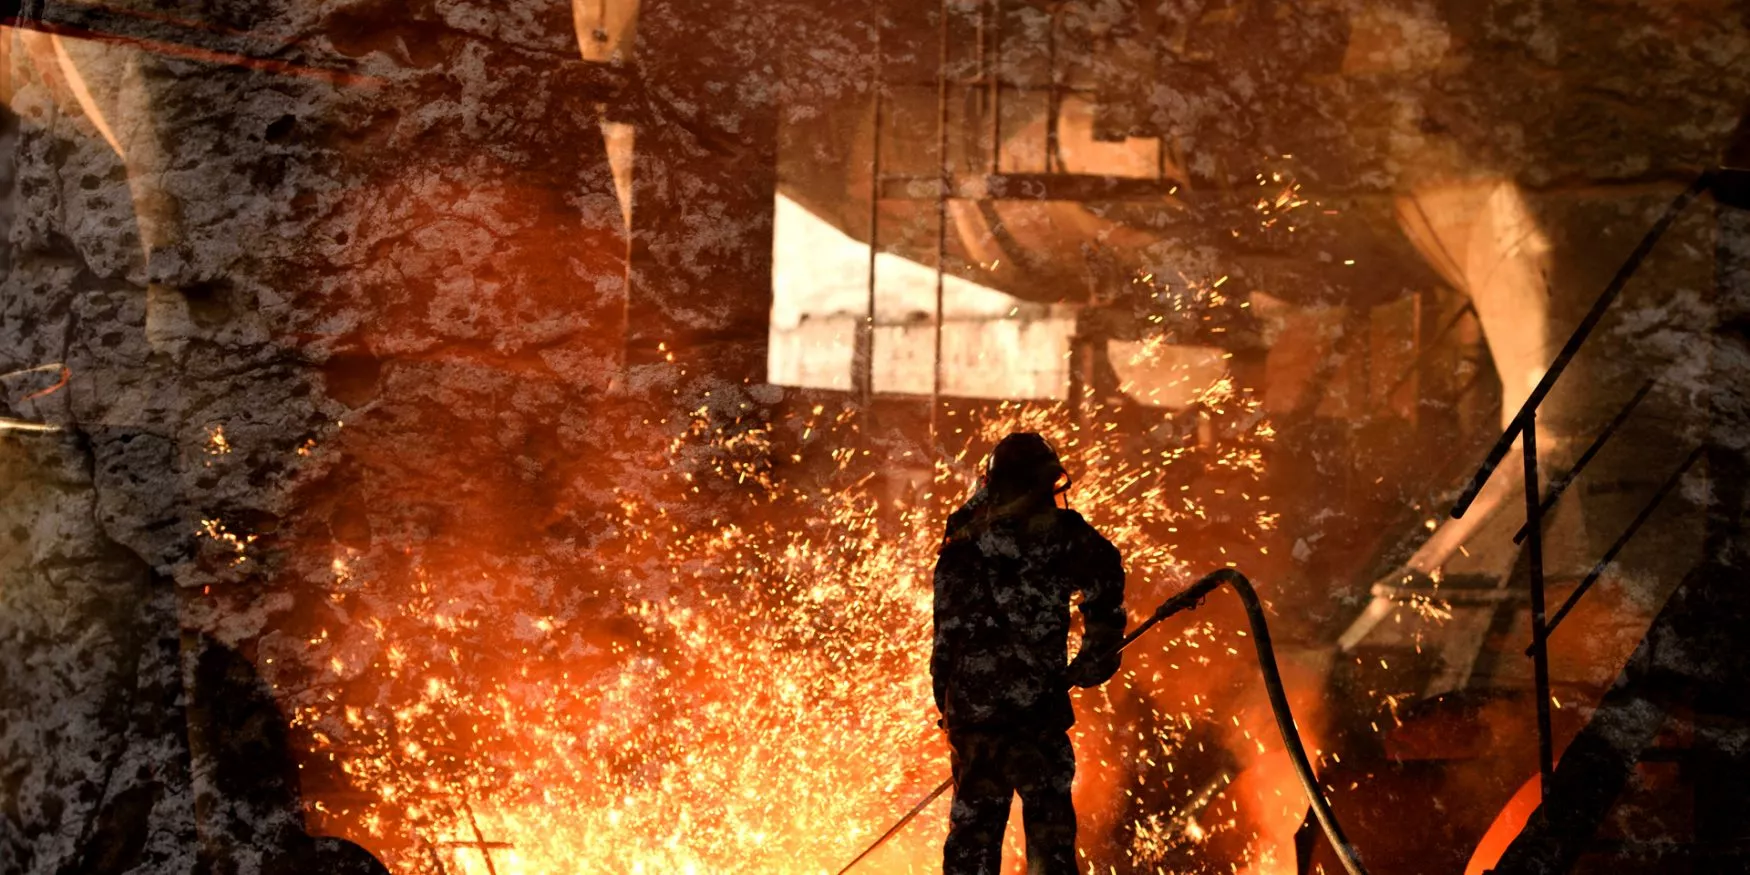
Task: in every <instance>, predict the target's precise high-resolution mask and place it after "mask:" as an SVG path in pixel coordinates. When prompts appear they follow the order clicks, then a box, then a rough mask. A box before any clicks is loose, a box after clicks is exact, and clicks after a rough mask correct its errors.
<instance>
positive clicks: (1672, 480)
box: [1525, 447, 1702, 654]
mask: <svg viewBox="0 0 1750 875" xmlns="http://www.w3.org/2000/svg"><path fill="white" fill-rule="evenodd" d="M1701 454H1702V448H1701V447H1696V448H1695V449H1694V450H1692V451H1690V453H1689V456H1688V457H1687V458H1685V459H1684V460H1683V464H1681V465H1678V466H1677V470H1675V471H1673V472H1671V476H1670V477H1667V478H1665V482H1664V483H1663V484H1661V485H1660V486H1659V491H1658V492H1655V493H1653V498H1652V500H1650V501H1648V502H1647V504H1646V506H1645V507H1643V508H1641V512H1640V514H1639V515H1637V516H1636V517H1635V519H1634V522H1631V523H1629V525H1628V528H1627V529H1626V530H1624V531H1623V533H1622V536H1621V537H1619V538H1617V539H1616V543H1614V544H1611V545H1610V549H1609V550H1606V551H1604V557H1603V558H1601V559H1599V560H1598V564H1596V565H1593V566H1592V570H1591V571H1590V572H1589V573H1587V575H1586V579H1584V580H1582V581H1580V585H1579V586H1577V587H1575V588H1574V591H1573V592H1572V593H1570V594H1569V595H1568V598H1567V600H1566V601H1564V602H1562V606H1561V608H1560V609H1559V610H1557V611H1556V613H1555V616H1553V617H1551V618H1550V621H1549V624H1548V625H1547V626H1546V627H1545V628H1544V638H1545V639H1546V640H1547V639H1548V638H1549V633H1551V632H1554V631H1555V630H1556V626H1558V625H1560V624H1561V622H1562V620H1563V619H1564V618H1565V617H1567V616H1568V612H1569V611H1571V610H1573V609H1574V605H1575V604H1576V603H1577V602H1579V601H1580V597H1581V596H1583V595H1585V594H1586V590H1589V589H1591V588H1592V584H1594V583H1597V582H1598V578H1600V577H1602V576H1604V570H1605V569H1606V568H1608V567H1609V566H1610V563H1611V562H1614V561H1616V554H1618V553H1621V552H1622V548H1623V547H1624V546H1626V545H1627V544H1628V542H1629V540H1630V539H1632V538H1634V536H1635V533H1636V532H1639V531H1640V530H1641V526H1642V525H1645V524H1646V522H1647V520H1648V519H1650V518H1652V516H1653V511H1655V510H1657V509H1658V507H1659V503H1660V502H1662V501H1664V500H1665V496H1667V495H1670V494H1671V490H1673V489H1675V488H1677V484H1678V483H1679V482H1680V481H1682V480H1683V475H1684V474H1685V473H1686V472H1688V471H1689V469H1690V468H1691V467H1692V466H1694V465H1695V463H1696V460H1698V459H1700V458H1701ZM1536 647H1537V643H1536V642H1535V641H1534V642H1533V643H1532V645H1531V647H1529V648H1526V650H1525V652H1526V653H1527V654H1530V653H1531V652H1532V650H1534V649H1536Z"/></svg>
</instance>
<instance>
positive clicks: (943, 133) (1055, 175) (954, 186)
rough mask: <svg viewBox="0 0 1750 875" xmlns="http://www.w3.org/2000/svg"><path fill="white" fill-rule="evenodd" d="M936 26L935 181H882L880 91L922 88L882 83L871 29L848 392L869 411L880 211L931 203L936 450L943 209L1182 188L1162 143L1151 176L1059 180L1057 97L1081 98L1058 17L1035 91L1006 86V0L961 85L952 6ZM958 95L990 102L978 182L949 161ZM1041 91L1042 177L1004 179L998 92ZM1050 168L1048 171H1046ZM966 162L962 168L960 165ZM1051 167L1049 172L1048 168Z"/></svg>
mask: <svg viewBox="0 0 1750 875" xmlns="http://www.w3.org/2000/svg"><path fill="white" fill-rule="evenodd" d="M938 10H939V11H938V16H939V21H938V23H937V33H938V42H939V45H938V51H937V70H936V77H935V81H934V82H932V83H928V85H929V86H931V87H934V88H935V90H936V123H937V127H936V161H935V167H934V170H935V173H933V174H932V175H929V176H922V175H904V174H901V175H887V174H885V173H883V161H882V144H883V134H884V133H885V129H884V126H885V124H886V122H887V114H886V106H885V100H886V90H887V88H888V87H889V86H899V87H908V86H909V87H919V88H921V87H926V85H925V83H890V82H888V81H887V80H886V78H885V75H884V74H885V69H886V68H885V59H884V56H883V53H882V42H883V41H882V31H883V30H884V28H885V20H884V19H881V18H877V20H876V22H875V28H874V30H875V58H874V63H873V65H872V67H873V75H872V79H873V81H872V83H871V88H870V92H871V103H872V107H871V116H872V125H871V134H870V140H871V155H872V159H871V169H870V184H869V214H868V241H869V280H868V296H867V301H866V312H865V314H864V318H863V322H862V324H861V325H860V326H859V329H858V331H857V334H856V338H855V340H854V349H853V354H852V377H851V382H852V387H853V391H854V392H856V394H857V395H858V397H859V399H860V400H861V401H862V402H863V403H864V405H865V406H867V405H868V404H869V403H870V402H871V401H872V399H873V398H874V395H875V387H874V382H875V381H874V346H875V319H876V304H877V296H878V294H879V291H878V279H877V270H876V257H877V255H878V254H879V253H880V246H881V235H880V231H881V228H880V225H881V203H882V202H883V201H889V200H895V201H908V200H924V199H930V200H934V201H935V213H936V247H935V248H936V252H935V260H936V264H935V268H936V301H935V321H934V335H933V338H932V347H933V354H932V362H931V386H930V402H929V403H930V417H929V419H930V436H931V441H932V442H934V440H935V438H936V434H937V431H938V425H939V422H938V417H939V411H940V408H941V402H942V394H943V393H942V384H943V370H942V344H943V327H944V321H945V311H946V284H945V278H946V276H945V275H946V262H947V249H948V202H949V200H986V201H997V200H1028V201H1078V202H1080V201H1114V200H1144V199H1147V200H1154V199H1160V198H1164V197H1166V196H1167V195H1169V194H1170V193H1171V192H1172V191H1173V190H1174V189H1175V188H1176V187H1177V186H1178V185H1181V184H1183V180H1176V179H1171V178H1169V177H1167V175H1166V165H1165V163H1164V155H1165V149H1166V144H1165V143H1164V142H1163V143H1162V145H1161V153H1160V155H1161V156H1163V157H1160V158H1157V161H1156V166H1157V169H1158V173H1157V176H1156V177H1155V178H1152V179H1148V178H1129V177H1113V176H1104V175H1098V174H1084V173H1069V172H1064V168H1063V167H1062V165H1061V158H1060V157H1059V156H1058V152H1059V149H1058V145H1057V140H1058V131H1057V128H1058V125H1057V115H1058V113H1059V112H1060V110H1061V107H1062V97H1063V96H1064V95H1065V94H1085V93H1088V89H1086V88H1081V87H1076V86H1073V85H1069V84H1066V83H1064V82H1063V81H1062V79H1061V76H1060V75H1059V67H1060V66H1061V64H1060V59H1059V57H1058V54H1057V41H1056V30H1057V27H1056V24H1057V22H1056V19H1055V17H1054V19H1053V27H1052V28H1051V39H1050V41H1049V43H1048V51H1047V56H1046V64H1047V66H1048V68H1049V71H1048V75H1047V79H1048V84H1046V85H1044V86H1043V87H1040V86H1030V85H1023V84H1021V83H1018V82H1011V81H1006V80H1005V79H1004V78H1003V76H1002V72H1001V61H1002V57H1003V25H1004V21H1005V18H1004V14H1003V13H1004V0H980V3H979V6H978V11H977V15H978V19H977V33H978V36H977V45H976V47H975V48H976V53H975V55H974V57H975V62H976V63H975V66H976V70H975V73H974V75H973V76H971V77H970V78H966V79H955V78H952V77H951V76H950V75H949V66H950V63H951V61H952V56H951V54H950V38H951V36H952V31H951V28H950V26H949V25H950V21H951V15H952V14H953V12H954V7H953V5H952V4H951V3H950V2H948V0H943V2H942V3H941V4H940V6H939V7H938ZM956 89H960V90H962V91H963V92H964V91H965V90H968V89H985V90H986V92H987V94H988V97H987V98H986V99H987V100H988V101H989V110H990V117H989V125H990V150H989V154H988V155H986V156H982V157H981V160H979V161H977V162H976V163H977V164H979V165H983V166H985V167H987V168H988V170H986V172H985V173H984V174H983V175H982V176H973V177H966V178H962V177H961V176H960V175H959V174H957V173H956V172H955V168H954V164H953V160H952V158H951V157H950V154H949V136H950V129H949V125H950V121H951V117H952V116H951V112H950V106H951V98H952V96H953V94H954V92H955V90H956ZM1040 90H1043V91H1044V92H1045V93H1046V97H1047V101H1046V102H1047V109H1046V112H1047V114H1048V117H1047V124H1046V132H1045V136H1046V141H1047V142H1046V151H1045V160H1046V165H1045V171H1044V172H1039V173H1012V172H1011V173H1005V172H1004V171H1003V127H1002V125H1003V110H1002V106H1003V93H1004V92H1005V91H1014V92H1017V93H1024V92H1036V91H1040ZM1054 162H1055V164H1054ZM968 163H969V164H970V163H973V162H971V161H970V160H969V162H968ZM1054 167H1055V170H1054ZM1078 382H1079V381H1078V380H1077V376H1076V374H1075V373H1074V368H1073V367H1072V368H1071V375H1070V385H1069V387H1068V392H1069V404H1070V408H1071V410H1072V412H1073V411H1074V410H1075V408H1076V406H1077V405H1076V401H1077V399H1076V394H1077V392H1078Z"/></svg>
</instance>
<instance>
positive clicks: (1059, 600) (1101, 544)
mask: <svg viewBox="0 0 1750 875" xmlns="http://www.w3.org/2000/svg"><path fill="white" fill-rule="evenodd" d="M1077 593H1080V594H1081V595H1082V602H1081V612H1082V618H1083V626H1084V629H1083V639H1082V646H1081V651H1080V655H1078V661H1092V660H1094V658H1095V657H1096V656H1098V655H1099V654H1102V653H1104V652H1106V651H1108V650H1110V649H1111V648H1112V647H1113V646H1115V645H1116V644H1117V642H1118V641H1119V640H1120V639H1122V638H1123V636H1124V565H1123V561H1122V559H1121V558H1120V556H1119V554H1118V550H1117V549H1116V548H1114V547H1113V546H1112V544H1111V542H1110V541H1107V540H1106V539H1105V538H1104V537H1103V536H1101V535H1100V533H1099V532H1098V531H1095V529H1094V527H1093V526H1091V525H1089V524H1088V522H1087V521H1086V520H1084V519H1082V516H1081V514H1078V513H1076V512H1075V511H1072V510H1062V509H1058V508H1055V507H1053V508H1049V509H1048V510H1046V511H1044V512H1043V513H1039V514H1029V515H1019V516H1014V517H1004V518H997V519H993V520H983V521H978V522H974V521H973V519H972V515H971V511H969V510H967V509H962V510H960V511H958V512H956V513H955V515H954V516H952V517H950V518H949V522H948V533H947V536H946V537H945V538H944V539H943V544H942V549H941V552H940V553H939V554H938V555H937V557H936V573H935V645H934V649H933V651H932V653H931V655H930V675H931V680H932V681H933V682H934V686H935V695H936V708H937V710H939V711H940V712H941V713H942V718H943V724H944V726H945V727H946V728H947V729H948V730H949V731H950V732H953V731H955V730H961V729H981V730H1006V729H1031V730H1040V731H1062V730H1064V729H1068V728H1069V727H1070V726H1071V725H1073V724H1074V723H1075V714H1074V712H1073V711H1071V709H1070V701H1069V690H1068V688H1067V687H1068V684H1067V682H1066V677H1067V674H1066V671H1067V668H1068V667H1067V665H1066V663H1065V660H1066V657H1067V653H1068V649H1069V626H1070V613H1069V612H1070V607H1071V601H1072V599H1073V597H1074V596H1075V595H1076V594H1077ZM1091 668H1092V670H1091V672H1090V675H1091V677H1090V678H1088V679H1090V680H1092V681H1094V682H1100V681H1104V680H1106V679H1107V678H1110V677H1111V676H1112V674H1113V673H1115V672H1116V671H1117V669H1118V660H1117V658H1116V657H1112V658H1108V659H1101V660H1098V661H1097V662H1096V663H1095V664H1094V665H1093V666H1092V667H1091Z"/></svg>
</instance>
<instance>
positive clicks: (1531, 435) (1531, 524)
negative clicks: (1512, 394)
mask: <svg viewBox="0 0 1750 875" xmlns="http://www.w3.org/2000/svg"><path fill="white" fill-rule="evenodd" d="M1715 178H1716V172H1715V171H1713V170H1709V171H1707V172H1704V173H1702V174H1701V175H1700V176H1698V177H1696V179H1695V181H1694V182H1692V183H1690V185H1689V187H1688V188H1686V189H1684V190H1683V193H1682V194H1680V195H1678V196H1677V198H1676V199H1675V200H1673V201H1672V202H1671V204H1670V205H1669V206H1667V207H1666V208H1665V212H1664V213H1663V214H1662V215H1660V217H1659V220H1658V221H1657V222H1655V223H1653V227H1652V228H1650V229H1648V231H1647V233H1646V236H1644V237H1642V238H1641V242H1640V244H1639V245H1638V246H1636V247H1635V249H1634V251H1633V252H1631V253H1629V256H1628V259H1627V260H1625V261H1624V262H1623V264H1622V267H1620V268H1618V269H1617V272H1616V276H1614V277H1613V278H1612V279H1611V281H1610V284H1609V285H1608V286H1606V287H1605V289H1604V292H1603V293H1602V294H1600V295H1599V296H1598V300H1597V301H1595V302H1593V304H1592V309H1591V310H1589V311H1587V313H1586V316H1585V318H1583V319H1581V320H1580V324H1579V325H1578V326H1577V327H1575V329H1574V333H1573V334H1571V335H1570V336H1569V337H1568V341H1567V343H1565V344H1563V346H1562V349H1561V351H1560V352H1559V353H1557V354H1556V358H1555V361H1553V362H1551V363H1550V366H1549V370H1548V371H1546V372H1545V373H1544V375H1543V378H1542V379H1541V380H1539V381H1538V383H1537V387H1536V388H1534V389H1532V391H1531V395H1530V396H1529V397H1527V398H1526V399H1525V403H1524V404H1522V405H1521V406H1520V408H1519V413H1518V415H1516V416H1514V418H1513V420H1512V422H1511V423H1510V424H1508V426H1507V428H1506V430H1504V431H1503V432H1502V433H1501V437H1500V438H1499V439H1498V440H1496V441H1495V445H1494V447H1493V448H1491V449H1490V450H1489V453H1488V456H1487V457H1486V458H1485V459H1484V460H1483V464H1482V466H1481V467H1479V468H1478V469H1477V472H1476V474H1475V475H1474V476H1473V477H1472V478H1471V482H1470V485H1468V486H1466V487H1465V488H1464V491H1463V492H1462V493H1460V494H1459V497H1458V501H1457V502H1456V503H1454V505H1453V508H1452V517H1453V519H1458V518H1460V517H1463V516H1464V515H1465V512H1466V511H1468V510H1470V506H1471V504H1472V503H1473V502H1475V501H1476V498H1477V495H1478V494H1479V493H1480V492H1482V489H1483V486H1484V485H1485V484H1487V483H1488V481H1489V477H1490V476H1491V475H1493V474H1494V472H1495V469H1496V468H1497V467H1499V466H1500V464H1501V462H1502V461H1504V460H1505V459H1506V458H1507V453H1508V452H1510V451H1511V450H1512V448H1513V443H1514V442H1515V441H1518V442H1519V444H1520V449H1521V454H1522V456H1523V458H1524V468H1525V526H1524V527H1523V528H1522V529H1520V531H1519V533H1518V534H1517V535H1515V536H1514V540H1515V541H1516V542H1518V541H1524V543H1525V545H1526V548H1525V549H1526V559H1527V562H1526V564H1527V566H1528V569H1529V574H1530V580H1531V647H1530V648H1528V649H1527V651H1526V652H1527V654H1528V655H1529V656H1530V657H1531V659H1532V667H1533V683H1534V685H1535V695H1536V697H1537V752H1538V763H1537V765H1538V775H1539V777H1540V779H1541V780H1540V791H1541V793H1542V795H1543V798H1544V799H1545V800H1547V798H1548V794H1549V791H1550V783H1551V778H1552V776H1553V775H1554V772H1555V751H1554V741H1553V739H1552V737H1551V732H1550V682H1549V654H1548V647H1547V642H1548V640H1549V635H1550V632H1551V631H1553V630H1554V628H1555V626H1556V624H1557V623H1560V622H1561V620H1562V619H1563V618H1564V617H1566V616H1567V614H1568V612H1569V611H1570V610H1572V609H1573V607H1574V604H1575V602H1577V601H1578V600H1579V598H1580V597H1581V596H1582V595H1584V594H1585V592H1586V590H1587V589H1589V588H1590V587H1591V585H1592V584H1593V583H1594V582H1596V581H1597V579H1598V578H1599V576H1600V575H1602V573H1603V571H1604V569H1605V568H1606V567H1607V566H1608V565H1609V563H1610V562H1611V561H1612V560H1613V559H1615V557H1616V554H1617V552H1618V551H1620V550H1621V549H1622V546H1623V545H1624V544H1626V543H1627V542H1628V540H1629V539H1630V538H1632V537H1633V536H1634V534H1635V532H1636V531H1638V530H1639V529H1640V527H1641V525H1642V524H1643V523H1645V522H1646V520H1647V518H1648V517H1649V516H1651V515H1652V511H1653V510H1654V508H1656V507H1657V506H1658V505H1659V503H1660V502H1661V501H1662V500H1663V499H1664V497H1665V496H1666V495H1667V494H1669V493H1670V491H1671V489H1672V488H1674V487H1675V486H1676V484H1677V482H1678V481H1679V480H1681V479H1682V476H1683V474H1684V473H1685V472H1687V471H1688V470H1689V468H1690V467H1691V466H1692V465H1694V464H1695V462H1696V460H1697V459H1699V458H1700V457H1701V450H1700V449H1699V448H1698V449H1697V450H1695V451H1694V452H1692V453H1690V455H1689V457H1688V459H1686V460H1685V461H1684V463H1683V464H1682V465H1681V466H1680V467H1679V468H1678V469H1677V471H1676V473H1674V474H1672V475H1671V477H1670V478H1668V479H1667V480H1666V482H1665V484H1664V485H1663V486H1662V487H1661V488H1660V489H1659V491H1658V493H1657V494H1655V495H1654V496H1653V499H1652V501H1651V502H1649V503H1648V505H1647V506H1646V507H1645V508H1644V509H1643V510H1642V511H1641V513H1640V515H1639V516H1638V517H1636V519H1635V521H1634V522H1633V523H1632V524H1631V525H1630V526H1629V528H1628V530H1627V531H1626V532H1625V533H1624V534H1623V536H1622V537H1621V538H1619V539H1618V540H1617V542H1616V544H1615V545H1614V546H1612V547H1611V549H1610V550H1609V551H1608V552H1607V553H1606V554H1605V556H1604V558H1603V559H1601V560H1600V561H1599V563H1598V564H1597V565H1596V566H1595V567H1594V568H1593V570H1592V572H1591V573H1590V574H1589V575H1588V576H1587V578H1586V579H1585V580H1584V581H1583V582H1582V583H1581V585H1580V587H1579V588H1577V589H1576V590H1575V591H1574V592H1573V593H1572V594H1571V595H1570V596H1569V597H1568V599H1567V600H1566V601H1565V602H1564V603H1563V604H1562V607H1561V608H1560V610H1558V611H1557V612H1556V615H1555V617H1554V619H1553V620H1552V619H1550V618H1548V617H1547V616H1546V613H1545V605H1544V569H1543V518H1544V515H1545V514H1546V513H1547V512H1548V511H1549V510H1550V509H1551V508H1552V507H1553V506H1554V505H1555V502H1556V500H1557V499H1559V498H1560V497H1561V494H1562V492H1563V491H1565V490H1566V489H1567V487H1568V486H1569V485H1571V484H1572V483H1573V481H1574V478H1575V477H1576V476H1578V474H1579V471H1580V469H1582V468H1584V466H1585V464H1586V463H1588V462H1590V461H1591V460H1592V458H1593V456H1595V455H1597V453H1598V450H1599V449H1600V448H1601V447H1603V445H1604V443H1605V442H1607V441H1608V440H1609V439H1610V437H1611V435H1613V434H1615V433H1616V430H1617V429H1618V428H1619V427H1620V426H1621V425H1622V423H1623V422H1624V421H1626V420H1627V419H1628V416H1629V414H1630V413H1632V412H1633V410H1634V408H1635V407H1636V406H1637V405H1638V404H1640V402H1641V400H1642V399H1643V398H1645V397H1646V395H1647V393H1648V392H1649V391H1651V389H1652V385H1653V384H1652V383H1651V382H1649V383H1648V384H1647V385H1645V386H1643V387H1642V389H1641V390H1640V392H1638V393H1637V394H1636V395H1635V397H1634V398H1633V399H1632V400H1631V401H1630V402H1629V403H1628V405H1626V406H1625V407H1624V408H1623V410H1622V411H1621V412H1620V413H1618V415H1617V416H1616V418H1615V419H1614V420H1612V421H1611V422H1610V423H1609V424H1608V425H1606V426H1605V428H1604V429H1603V430H1602V431H1601V432H1600V433H1599V435H1598V437H1597V438H1596V439H1594V441H1593V442H1592V445H1591V446H1590V447H1589V448H1587V450H1586V452H1585V453H1583V454H1582V455H1581V457H1580V459H1579V460H1578V461H1577V462H1576V463H1575V465H1574V467H1573V468H1572V469H1571V470H1570V471H1569V472H1568V473H1567V474H1566V475H1565V476H1563V477H1562V478H1560V479H1559V480H1558V481H1556V482H1555V483H1554V484H1552V489H1551V491H1550V495H1549V496H1548V497H1547V498H1544V497H1543V496H1541V495H1540V493H1541V490H1540V489H1539V487H1538V479H1537V478H1538V460H1537V409H1538V407H1539V406H1540V405H1541V404H1543V401H1544V398H1545V397H1547V396H1548V395H1549V393H1550V390H1551V389H1553V388H1555V384H1556V381H1558V380H1560V379H1561V378H1562V374H1563V373H1564V372H1565V371H1566V370H1567V368H1568V365H1569V364H1571V363H1572V362H1573V360H1574V356H1575V355H1576V354H1577V353H1578V352H1579V351H1580V348H1581V347H1582V346H1584V345H1585V344H1586V340H1587V339H1588V338H1589V337H1591V336H1592V332H1593V330H1594V329H1596V328H1597V327H1598V323H1599V322H1600V321H1601V320H1602V319H1603V318H1604V314H1605V312H1606V311H1607V310H1609V309H1610V306H1611V305H1612V304H1614V303H1615V302H1616V299H1617V297H1618V296H1620V295H1621V294H1622V290H1623V288H1624V287H1625V286H1627V285H1628V281H1629V279H1630V278H1632V277H1633V276H1634V274H1635V272H1636V271H1638V270H1639V269H1640V267H1641V264H1642V263H1643V262H1645V261H1646V259H1647V256H1648V255H1649V254H1650V253H1651V252H1652V251H1653V247H1654V246H1655V245H1657V244H1658V242H1659V239H1660V238H1661V237H1663V236H1664V235H1665V232H1666V231H1667V230H1669V229H1670V227H1671V224H1672V223H1673V222H1675V221H1676V220H1677V217H1678V216H1679V215H1681V214H1682V213H1683V211H1684V210H1685V209H1686V208H1688V206H1689V205H1690V203H1691V202H1693V201H1694V200H1695V199H1696V198H1697V197H1699V196H1700V195H1701V194H1702V193H1703V192H1705V191H1708V190H1709V189H1710V188H1711V187H1712V186H1713V184H1714V181H1715Z"/></svg>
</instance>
